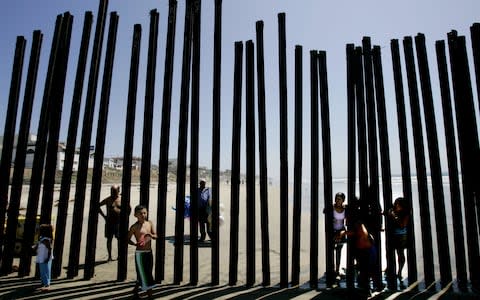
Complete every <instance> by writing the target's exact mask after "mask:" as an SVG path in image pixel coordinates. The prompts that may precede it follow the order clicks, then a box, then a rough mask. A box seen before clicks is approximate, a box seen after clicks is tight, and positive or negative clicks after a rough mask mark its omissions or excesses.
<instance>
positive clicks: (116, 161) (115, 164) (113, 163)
mask: <svg viewBox="0 0 480 300" xmlns="http://www.w3.org/2000/svg"><path fill="white" fill-rule="evenodd" d="M141 165H142V159H141V158H140V157H133V158H132V170H139V169H140V166H141ZM103 168H104V169H105V168H109V169H115V170H123V157H109V158H104V159H103Z"/></svg>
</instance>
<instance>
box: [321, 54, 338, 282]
mask: <svg viewBox="0 0 480 300" xmlns="http://www.w3.org/2000/svg"><path fill="white" fill-rule="evenodd" d="M318 73H319V81H320V111H321V116H322V153H323V184H324V185H323V197H324V207H332V205H331V201H332V199H333V193H332V146H331V141H330V108H329V101H328V76H327V53H326V52H325V51H319V52H318ZM333 238H334V237H333V212H331V213H327V214H326V216H325V248H326V250H325V259H326V269H327V287H331V286H332V285H333V282H334V280H335V277H334V276H335V272H334V261H333V260H334V253H333Z"/></svg>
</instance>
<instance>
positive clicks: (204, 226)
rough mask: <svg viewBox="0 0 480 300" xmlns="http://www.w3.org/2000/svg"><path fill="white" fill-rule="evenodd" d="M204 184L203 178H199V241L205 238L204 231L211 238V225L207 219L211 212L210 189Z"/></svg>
mask: <svg viewBox="0 0 480 300" xmlns="http://www.w3.org/2000/svg"><path fill="white" fill-rule="evenodd" d="M205 185H206V182H205V180H203V179H201V180H200V183H199V187H198V225H199V226H200V239H199V241H204V240H205V238H206V233H208V237H209V238H210V239H211V238H212V226H211V224H210V223H209V221H208V220H209V215H210V214H211V206H210V199H211V197H210V189H209V188H207V187H206V186H205ZM210 219H211V218H210Z"/></svg>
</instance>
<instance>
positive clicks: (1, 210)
mask: <svg viewBox="0 0 480 300" xmlns="http://www.w3.org/2000/svg"><path fill="white" fill-rule="evenodd" d="M26 43H27V42H26V40H25V38H24V37H23V36H18V37H17V41H16V45H15V56H14V58H13V69H12V80H11V82H10V93H9V96H8V107H7V114H6V119H5V129H4V131H3V146H2V160H1V161H0V175H1V177H2V178H5V179H6V180H5V179H4V180H1V181H0V224H5V212H6V210H7V204H8V185H9V184H10V168H11V163H12V151H13V141H14V138H15V126H16V123H17V110H18V100H19V98H20V85H21V81H22V73H23V59H24V56H25V45H26ZM7 178H8V179H7ZM4 234H5V233H4V231H3V230H0V260H3V253H2V252H3V251H2V246H3V245H4Z"/></svg>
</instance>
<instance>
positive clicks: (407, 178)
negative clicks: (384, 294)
mask: <svg viewBox="0 0 480 300" xmlns="http://www.w3.org/2000/svg"><path fill="white" fill-rule="evenodd" d="M390 46H391V53H392V65H393V78H394V83H395V99H396V103H397V120H398V138H399V142H400V143H399V145H400V163H401V168H402V187H403V197H404V198H405V200H406V201H407V202H408V204H409V206H410V209H411V211H410V220H409V222H408V237H409V241H408V242H409V243H408V248H407V267H408V283H409V284H412V283H414V282H415V281H417V277H418V275H417V255H416V251H415V231H414V228H413V226H414V217H413V210H412V207H413V205H412V177H411V176H412V175H411V171H410V154H409V147H408V133H407V115H406V112H405V96H404V92H403V79H402V65H401V62H400V46H399V43H398V40H391V43H390Z"/></svg>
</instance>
